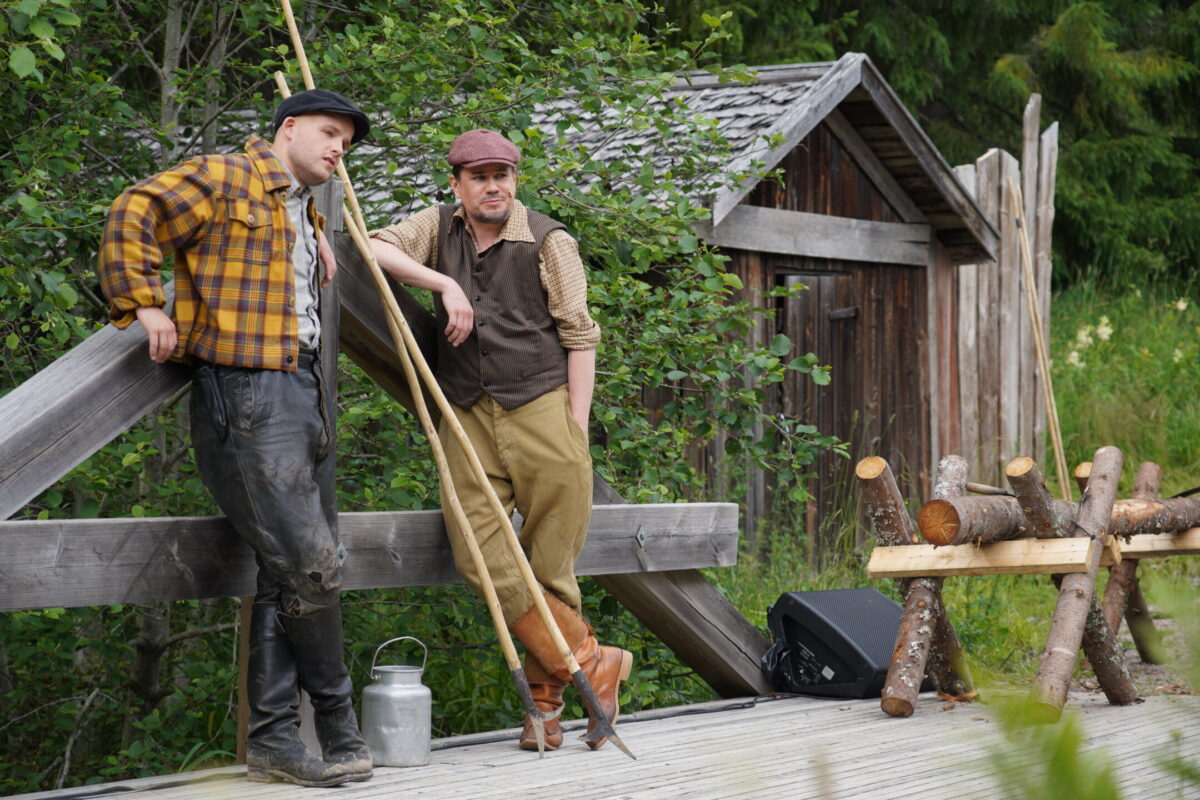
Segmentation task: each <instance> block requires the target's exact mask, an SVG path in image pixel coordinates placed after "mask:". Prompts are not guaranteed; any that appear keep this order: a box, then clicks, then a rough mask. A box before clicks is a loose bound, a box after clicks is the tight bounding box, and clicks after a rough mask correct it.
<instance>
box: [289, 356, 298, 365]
mask: <svg viewBox="0 0 1200 800" xmlns="http://www.w3.org/2000/svg"><path fill="white" fill-rule="evenodd" d="M295 360H296V359H294V358H292V357H291V356H288V357H287V363H289V364H290V363H292V362H293V361H295Z"/></svg>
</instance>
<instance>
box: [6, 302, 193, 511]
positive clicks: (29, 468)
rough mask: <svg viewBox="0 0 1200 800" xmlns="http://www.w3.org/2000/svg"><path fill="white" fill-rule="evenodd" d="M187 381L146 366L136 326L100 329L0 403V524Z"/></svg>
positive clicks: (176, 368)
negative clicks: (0, 424) (1, 520)
mask: <svg viewBox="0 0 1200 800" xmlns="http://www.w3.org/2000/svg"><path fill="white" fill-rule="evenodd" d="M172 288H173V287H172ZM191 377H192V376H191V372H190V371H189V370H188V369H187V368H186V367H184V366H182V365H180V364H174V363H170V364H156V363H155V362H153V361H151V360H150V357H149V355H148V351H147V344H146V333H145V331H144V329H143V328H142V325H141V323H140V322H134V323H133V325H131V326H129V327H128V328H126V329H125V330H123V331H121V330H117V329H116V328H115V327H113V326H112V325H106V326H104V327H103V328H101V329H100V330H99V331H97V332H96V333H93V334H92V335H91V336H89V337H88V338H87V339H85V340H84V341H83V342H81V343H80V344H78V345H76V346H75V347H73V348H72V349H71V350H69V351H68V352H67V353H65V354H64V355H63V356H61V357H60V358H58V359H57V360H55V361H54V362H53V363H52V364H50V365H49V366H47V367H46V368H45V369H43V370H42V371H41V372H39V373H37V374H36V375H34V376H33V377H32V378H30V379H29V380H27V381H25V382H24V383H23V384H21V385H20V386H18V387H17V388H15V389H13V390H12V391H11V392H9V393H8V394H6V395H5V396H4V397H0V420H4V424H3V425H2V426H0V519H7V518H8V517H11V516H12V515H13V514H15V513H17V512H18V511H20V510H21V509H22V508H23V507H24V506H25V505H26V504H27V503H29V502H30V501H31V500H33V499H34V498H35V497H37V496H38V495H39V494H40V493H41V492H42V491H44V490H45V489H47V488H48V487H50V486H52V485H54V483H55V482H56V481H58V480H59V479H60V478H61V477H62V476H63V475H66V474H67V473H68V472H70V471H71V469H73V468H74V467H75V466H77V465H78V464H79V463H80V462H82V461H83V460H84V459H86V458H87V457H88V456H90V455H92V454H93V453H95V452H96V451H97V450H99V449H100V448H101V447H103V446H104V445H106V444H108V443H109V442H110V441H112V439H113V438H115V437H116V436H118V435H120V434H121V433H123V432H124V431H126V430H128V429H129V427H130V426H131V425H133V424H135V423H136V422H137V421H138V420H140V419H141V418H142V417H143V416H145V415H146V414H148V413H150V412H151V411H153V410H154V409H155V408H157V407H158V406H159V405H160V404H161V403H162V402H163V401H164V400H166V399H167V398H169V397H171V395H173V394H175V392H177V391H179V389H180V388H182V387H183V386H185V385H187V383H188V381H190V380H191Z"/></svg>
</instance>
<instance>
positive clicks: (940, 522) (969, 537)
mask: <svg viewBox="0 0 1200 800" xmlns="http://www.w3.org/2000/svg"><path fill="white" fill-rule="evenodd" d="M917 525H918V527H920V529H921V536H922V537H923V538H924V539H925V541H927V542H929V543H930V544H935V545H946V544H986V543H988V542H1000V541H1004V540H1006V539H1019V538H1021V537H1022V536H1025V535H1027V529H1026V526H1025V517H1024V516H1023V515H1022V514H1021V508H1020V506H1019V505H1018V504H1017V502H1016V499H1015V498H1012V497H1004V496H1000V495H990V496H981V497H947V498H945V499H941V500H931V501H930V502H928V503H926V504H925V505H924V506H922V507H921V511H920V513H919V514H917Z"/></svg>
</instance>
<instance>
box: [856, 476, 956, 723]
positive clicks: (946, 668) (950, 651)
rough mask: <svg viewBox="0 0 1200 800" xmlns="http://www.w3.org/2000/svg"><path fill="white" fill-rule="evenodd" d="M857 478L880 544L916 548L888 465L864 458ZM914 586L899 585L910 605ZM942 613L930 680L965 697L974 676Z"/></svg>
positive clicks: (942, 611)
mask: <svg viewBox="0 0 1200 800" xmlns="http://www.w3.org/2000/svg"><path fill="white" fill-rule="evenodd" d="M855 475H857V477H858V479H859V483H860V484H861V486H862V492H863V501H864V503H865V505H866V510H867V517H868V518H869V519H870V520H871V524H872V525H873V526H874V527H875V533H876V536H878V537H879V542H880V544H881V545H884V546H889V547H895V546H905V547H912V546H914V545H913V542H915V541H916V527H915V526H914V525H913V521H912V517H910V516H909V515H908V511H906V510H905V508H904V501H903V500H902V499H901V497H900V487H899V486H898V485H897V484H896V478H895V476H894V475H893V474H892V470H891V468H890V467H889V466H888V463H887V461H885V460H884V459H882V458H879V457H878V456H870V457H868V458H864V459H863V460H862V461H860V462H858V465H857V466H856V468H855ZM918 577H921V576H918ZM911 585H912V582H911V581H907V580H899V581H897V582H896V588H897V591H898V592H899V593H900V597H901V598H903V599H904V600H905V602H906V603H907V599H908V596H909V589H910V587H911ZM938 612H939V613H938V616H937V628H936V630H935V631H934V639H933V645H932V649H933V650H934V652H935V654H936V655H935V656H934V657H933V658H931V660H930V663H929V664H928V672H929V677H930V679H931V680H932V681H933V684H934V686H935V687H937V689H938V691H941V692H944V693H946V694H952V695H955V696H963V695H966V694H968V693H970V692H971V691H972V687H973V684H972V682H971V673H970V671H969V670H968V669H967V666H966V660H965V658H964V655H963V649H962V645H961V644H960V643H959V640H958V634H956V633H955V631H954V626H953V625H952V624H951V623H950V620H949V618H948V617H947V616H946V613H945V609H944V608H941V607H940V604H939V608H938ZM887 710H888V709H886V708H885V709H884V711H887ZM909 713H911V711H910V712H909Z"/></svg>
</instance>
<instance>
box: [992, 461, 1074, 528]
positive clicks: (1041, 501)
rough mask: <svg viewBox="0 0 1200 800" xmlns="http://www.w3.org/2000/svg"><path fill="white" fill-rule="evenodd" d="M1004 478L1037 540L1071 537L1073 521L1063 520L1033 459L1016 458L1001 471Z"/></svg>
mask: <svg viewBox="0 0 1200 800" xmlns="http://www.w3.org/2000/svg"><path fill="white" fill-rule="evenodd" d="M1004 474H1005V477H1007V478H1008V482H1009V484H1010V485H1011V486H1012V487H1013V491H1015V492H1016V494H1017V501H1018V504H1019V505H1020V508H1021V513H1022V514H1023V515H1024V516H1025V519H1026V520H1027V521H1028V522H1029V524H1030V525H1031V526H1032V528H1033V535H1034V537H1036V538H1038V539H1065V538H1067V537H1069V536H1071V531H1072V529H1073V528H1074V525H1075V523H1074V520H1072V519H1070V518H1069V517H1068V518H1065V519H1064V517H1063V515H1062V513H1061V509H1059V508H1057V507H1056V506H1055V504H1054V498H1053V497H1051V496H1050V490H1049V489H1047V488H1046V481H1045V480H1043V478H1042V471H1041V470H1040V469H1038V465H1037V464H1036V463H1034V460H1033V459H1032V458H1029V457H1028V456H1021V457H1020V458H1015V459H1013V460H1012V461H1010V462H1009V463H1008V466H1007V467H1005V468H1004Z"/></svg>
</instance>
